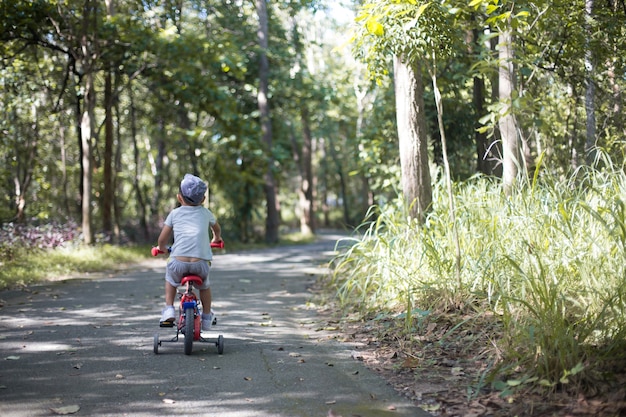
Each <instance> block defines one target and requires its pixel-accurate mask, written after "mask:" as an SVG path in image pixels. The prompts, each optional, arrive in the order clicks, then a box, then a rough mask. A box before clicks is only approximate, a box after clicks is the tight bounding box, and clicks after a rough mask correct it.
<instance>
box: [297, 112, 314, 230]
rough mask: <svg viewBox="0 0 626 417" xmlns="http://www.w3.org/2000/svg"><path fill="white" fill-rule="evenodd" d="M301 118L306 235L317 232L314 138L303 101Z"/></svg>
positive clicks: (301, 204)
mask: <svg viewBox="0 0 626 417" xmlns="http://www.w3.org/2000/svg"><path fill="white" fill-rule="evenodd" d="M300 118H301V123H302V161H301V162H302V182H301V186H300V195H301V201H300V206H301V208H302V217H301V218H300V231H301V232H302V233H303V234H305V235H310V234H314V233H315V205H314V199H313V190H314V188H313V185H314V184H313V181H314V179H313V167H312V160H313V138H312V135H311V127H310V125H309V109H308V108H307V104H306V103H301V107H300Z"/></svg>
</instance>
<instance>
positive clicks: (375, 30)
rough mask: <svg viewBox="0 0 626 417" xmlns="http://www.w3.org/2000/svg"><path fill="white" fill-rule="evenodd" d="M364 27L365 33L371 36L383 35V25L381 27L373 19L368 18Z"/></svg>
mask: <svg viewBox="0 0 626 417" xmlns="http://www.w3.org/2000/svg"><path fill="white" fill-rule="evenodd" d="M365 27H366V28H367V31H368V32H369V33H370V34H371V35H376V36H383V35H384V34H385V29H384V28H383V25H381V24H380V23H379V22H378V21H377V20H376V19H375V18H373V17H370V18H369V19H367V22H366V23H365Z"/></svg>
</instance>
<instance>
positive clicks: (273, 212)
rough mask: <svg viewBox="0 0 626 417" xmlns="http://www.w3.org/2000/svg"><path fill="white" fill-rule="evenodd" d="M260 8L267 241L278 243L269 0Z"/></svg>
mask: <svg viewBox="0 0 626 417" xmlns="http://www.w3.org/2000/svg"><path fill="white" fill-rule="evenodd" d="M256 10H257V14H258V17H259V28H258V30H257V37H258V42H259V91H258V94H257V101H258V106H259V113H260V118H261V140H262V142H263V144H264V145H265V152H266V158H267V168H266V171H265V176H264V190H265V201H266V205H267V207H266V208H267V215H266V218H265V241H266V242H267V243H277V242H278V226H279V215H278V213H279V207H278V197H277V192H276V181H275V179H274V171H273V166H274V155H273V148H272V120H271V117H270V108H269V62H268V58H267V51H268V35H269V28H268V17H267V5H266V0H256Z"/></svg>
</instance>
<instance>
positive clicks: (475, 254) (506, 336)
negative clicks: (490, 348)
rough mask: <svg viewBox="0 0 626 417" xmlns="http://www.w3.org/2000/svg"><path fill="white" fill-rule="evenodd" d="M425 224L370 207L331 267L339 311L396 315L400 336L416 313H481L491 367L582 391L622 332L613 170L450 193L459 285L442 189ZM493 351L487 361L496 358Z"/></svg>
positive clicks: (624, 213)
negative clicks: (493, 326) (506, 188)
mask: <svg viewBox="0 0 626 417" xmlns="http://www.w3.org/2000/svg"><path fill="white" fill-rule="evenodd" d="M433 194H434V203H433V204H434V205H433V210H432V212H431V214H430V217H429V218H428V220H427V222H426V224H425V225H422V226H420V225H418V224H416V223H415V222H412V221H408V220H407V217H406V214H405V213H404V211H403V210H402V209H401V208H400V207H401V205H398V207H395V206H393V207H392V206H387V207H384V208H376V209H375V211H373V213H372V214H376V217H375V218H374V220H373V221H371V222H369V223H367V224H364V225H363V227H362V229H363V230H362V231H363V233H362V236H361V237H360V238H359V239H357V240H358V242H357V244H356V245H354V246H352V247H351V248H350V249H348V250H347V251H346V252H345V253H343V254H342V255H340V256H339V257H338V258H337V259H336V260H335V274H334V282H333V284H334V286H335V287H336V288H337V290H338V294H339V298H340V300H341V301H342V303H343V305H344V307H345V308H350V309H358V310H359V311H361V312H362V313H363V314H364V315H367V314H370V315H380V314H381V312H383V313H385V312H386V313H387V314H398V316H397V317H401V318H402V320H404V321H405V326H404V327H405V329H406V331H407V333H409V334H408V335H407V337H408V338H409V339H410V337H411V334H410V333H418V332H419V328H417V327H415V326H414V325H413V316H414V315H415V314H417V313H420V314H421V312H424V311H438V312H447V313H450V312H453V313H454V312H457V313H458V317H459V322H461V321H462V320H465V318H463V317H466V316H467V315H468V314H470V315H472V314H473V315H475V317H493V320H494V323H497V324H498V326H499V328H501V329H502V334H501V335H495V336H494V337H495V339H494V356H497V364H496V365H495V368H494V369H496V370H497V372H500V373H502V374H505V373H514V372H515V373H521V374H523V375H525V376H526V377H527V378H526V379H525V380H526V381H532V382H534V383H537V384H540V385H542V386H546V387H549V388H554V387H557V386H561V385H563V384H566V383H568V384H574V383H580V384H584V383H585V382H586V381H587V382H588V381H590V380H591V379H592V376H595V375H597V373H598V370H599V368H601V367H602V366H603V364H605V362H606V361H607V360H609V359H617V358H619V357H620V355H621V356H624V353H623V352H624V349H623V348H624V345H625V336H626V280H625V279H624V278H625V277H626V262H625V260H626V247H625V242H626V203H625V201H624V200H625V199H626V176H625V175H624V173H623V171H622V170H621V169H613V168H610V167H609V168H604V169H603V170H598V171H596V170H589V171H587V172H584V173H583V172H578V173H577V175H576V176H575V177H572V178H568V179H566V180H556V179H554V178H550V177H547V176H546V177H544V178H542V179H540V180H538V181H537V182H535V183H532V184H526V186H521V187H519V189H518V190H516V191H515V192H514V193H513V195H511V196H508V197H507V196H505V195H504V194H503V193H502V192H501V190H500V188H499V187H498V186H497V185H495V184H494V183H493V182H492V181H490V180H488V179H484V178H473V179H471V180H469V181H467V182H466V183H463V184H458V185H457V186H456V195H455V201H456V206H457V213H456V219H457V229H458V232H459V241H460V246H461V279H460V280H459V279H458V277H457V274H456V269H455V243H454V241H453V236H454V234H453V233H452V224H451V223H450V218H451V216H450V215H449V212H448V205H447V201H446V196H445V190H444V188H443V187H442V185H441V184H438V185H437V186H436V187H435V190H434V193H433ZM496 351H497V355H496Z"/></svg>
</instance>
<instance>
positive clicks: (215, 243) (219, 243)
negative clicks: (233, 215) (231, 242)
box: [211, 239, 224, 249]
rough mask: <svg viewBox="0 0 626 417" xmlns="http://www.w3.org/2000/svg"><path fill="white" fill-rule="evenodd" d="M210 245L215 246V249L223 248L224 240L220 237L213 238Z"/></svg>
mask: <svg viewBox="0 0 626 417" xmlns="http://www.w3.org/2000/svg"><path fill="white" fill-rule="evenodd" d="M211 247H212V248H217V249H224V241H223V240H222V239H220V240H213V241H212V242H211Z"/></svg>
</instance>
